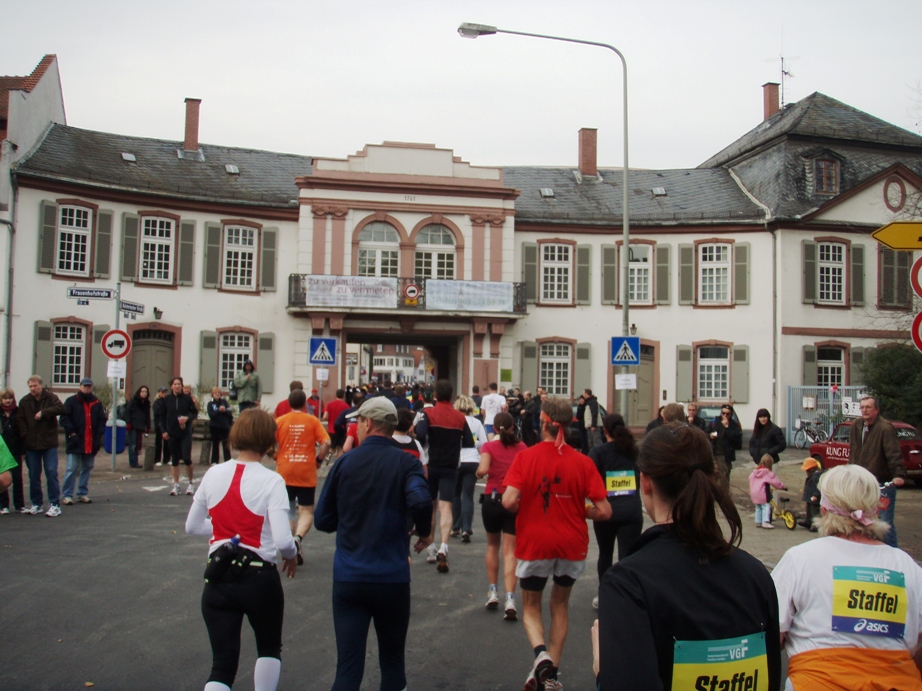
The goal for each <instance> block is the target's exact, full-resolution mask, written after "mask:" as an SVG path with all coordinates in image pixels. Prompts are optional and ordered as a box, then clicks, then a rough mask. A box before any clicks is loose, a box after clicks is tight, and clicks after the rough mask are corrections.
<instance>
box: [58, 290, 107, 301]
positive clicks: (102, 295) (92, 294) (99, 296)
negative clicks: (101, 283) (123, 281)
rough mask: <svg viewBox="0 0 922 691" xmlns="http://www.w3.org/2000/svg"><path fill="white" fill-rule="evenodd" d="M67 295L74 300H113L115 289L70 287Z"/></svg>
mask: <svg viewBox="0 0 922 691" xmlns="http://www.w3.org/2000/svg"><path fill="white" fill-rule="evenodd" d="M67 297H69V298H72V299H74V300H111V299H112V298H114V297H115V291H114V290H110V289H108V288H68V289H67Z"/></svg>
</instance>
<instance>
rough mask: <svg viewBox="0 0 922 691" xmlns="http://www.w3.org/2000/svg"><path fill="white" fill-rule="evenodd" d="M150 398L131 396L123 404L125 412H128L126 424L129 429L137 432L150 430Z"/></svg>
mask: <svg viewBox="0 0 922 691" xmlns="http://www.w3.org/2000/svg"><path fill="white" fill-rule="evenodd" d="M150 408H151V403H150V399H149V398H148V399H137V398H132V399H131V400H130V401H128V403H127V404H126V405H125V412H126V413H128V420H127V422H128V424H129V425H131V429H133V430H136V431H138V432H149V431H150Z"/></svg>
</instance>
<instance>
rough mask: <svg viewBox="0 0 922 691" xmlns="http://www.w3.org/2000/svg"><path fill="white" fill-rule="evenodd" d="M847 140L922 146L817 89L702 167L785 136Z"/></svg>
mask: <svg viewBox="0 0 922 691" xmlns="http://www.w3.org/2000/svg"><path fill="white" fill-rule="evenodd" d="M790 134H794V135H802V136H809V137H823V138H827V139H844V140H850V141H861V142H868V143H872V144H883V145H891V146H908V147H913V148H920V147H922V137H920V136H919V135H917V134H914V133H912V132H910V131H909V130H904V129H903V128H902V127H897V126H896V125H891V124H890V123H889V122H886V121H885V120H881V119H880V118H875V117H874V116H873V115H869V114H868V113H865V112H864V111H862V110H858V109H857V108H853V107H852V106H850V105H847V104H845V103H842V102H841V101H837V100H836V99H834V98H830V97H829V96H827V95H826V94H821V93H819V92H818V91H817V92H814V93H812V94H810V95H809V96H807V97H806V98H804V99H801V100H800V101H798V102H797V103H793V104H790V105H788V106H786V107H785V108H783V109H781V110H780V111H779V112H778V113H775V115H773V116H772V117H770V118H769V119H768V120H765V121H764V122H761V123H759V125H758V126H757V127H755V128H754V129H752V130H750V131H749V132H747V133H746V134H744V135H743V136H742V137H740V138H739V139H737V140H736V141H735V142H733V143H732V144H730V145H729V146H728V147H726V148H724V149H723V150H722V151H719V152H718V153H716V154H714V155H713V156H711V157H710V158H709V159H708V160H706V161H705V162H704V163H702V164H701V165H700V166H698V167H699V168H713V167H714V166H722V165H724V164H726V163H728V162H732V161H734V160H735V159H738V158H740V157H741V156H745V155H746V154H748V153H749V152H751V151H753V150H755V149H757V148H759V147H761V146H764V145H765V144H768V143H769V142H771V141H772V140H773V139H777V138H779V137H781V136H783V135H790Z"/></svg>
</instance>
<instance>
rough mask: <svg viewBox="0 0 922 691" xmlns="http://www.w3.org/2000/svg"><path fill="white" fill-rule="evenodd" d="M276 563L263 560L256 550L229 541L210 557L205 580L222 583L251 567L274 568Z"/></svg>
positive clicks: (237, 576)
mask: <svg viewBox="0 0 922 691" xmlns="http://www.w3.org/2000/svg"><path fill="white" fill-rule="evenodd" d="M274 568H275V564H273V563H271V562H267V561H263V559H262V557H260V556H259V555H258V554H256V553H255V552H251V551H250V550H248V549H246V548H244V547H240V546H237V545H233V544H232V543H230V542H227V543H225V544H223V545H221V546H220V547H218V549H216V550H215V551H214V552H212V553H211V555H210V556H209V557H208V565H207V566H206V567H205V581H206V582H207V583H220V582H221V581H222V580H233V579H236V578H239V577H240V576H242V575H243V574H244V573H246V572H247V571H248V570H250V569H274Z"/></svg>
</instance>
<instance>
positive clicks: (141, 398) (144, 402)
mask: <svg viewBox="0 0 922 691" xmlns="http://www.w3.org/2000/svg"><path fill="white" fill-rule="evenodd" d="M150 408H151V401H150V389H148V388H147V387H146V386H139V387H138V390H137V391H135V392H134V396H132V397H131V400H130V401H128V404H127V405H126V406H125V412H126V413H127V414H128V420H127V422H128V430H127V431H128V465H129V466H131V467H132V468H140V467H141V463H140V459H139V454H140V452H141V447H142V446H143V444H144V437H146V436H147V435H148V434H149V433H150Z"/></svg>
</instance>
